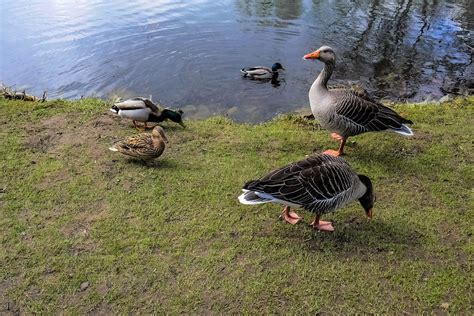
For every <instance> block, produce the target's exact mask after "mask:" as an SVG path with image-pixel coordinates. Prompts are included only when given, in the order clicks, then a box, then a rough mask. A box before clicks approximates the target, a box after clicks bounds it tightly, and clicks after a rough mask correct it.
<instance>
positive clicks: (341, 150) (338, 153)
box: [324, 133, 346, 157]
mask: <svg viewBox="0 0 474 316" xmlns="http://www.w3.org/2000/svg"><path fill="white" fill-rule="evenodd" d="M331 137H332V138H334V139H335V140H338V141H340V145H339V149H338V150H337V151H336V150H332V149H328V150H326V151H325V152H324V153H325V154H328V155H331V156H336V157H337V156H342V155H343V154H344V145H345V144H346V139H345V138H344V137H342V136H341V135H339V134H337V133H331Z"/></svg>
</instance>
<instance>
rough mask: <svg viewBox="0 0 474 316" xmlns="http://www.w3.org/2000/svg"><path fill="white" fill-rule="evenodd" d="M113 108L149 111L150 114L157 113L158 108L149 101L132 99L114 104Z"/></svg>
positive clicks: (139, 98)
mask: <svg viewBox="0 0 474 316" xmlns="http://www.w3.org/2000/svg"><path fill="white" fill-rule="evenodd" d="M114 106H115V107H117V108H118V109H120V110H141V109H147V108H148V109H150V110H151V112H158V111H159V108H158V106H156V104H154V103H153V102H152V101H151V100H149V99H146V98H141V97H138V98H133V99H128V100H125V101H123V102H118V103H114Z"/></svg>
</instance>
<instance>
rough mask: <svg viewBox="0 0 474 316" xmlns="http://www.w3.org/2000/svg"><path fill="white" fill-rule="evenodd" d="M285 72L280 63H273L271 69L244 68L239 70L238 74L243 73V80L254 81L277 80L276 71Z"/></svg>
mask: <svg viewBox="0 0 474 316" xmlns="http://www.w3.org/2000/svg"><path fill="white" fill-rule="evenodd" d="M279 69H281V70H285V68H283V66H282V65H281V64H280V63H274V64H273V66H272V68H268V67H263V66H255V67H246V68H242V69H240V72H241V73H243V75H244V78H250V79H255V80H262V79H276V78H278V70H279Z"/></svg>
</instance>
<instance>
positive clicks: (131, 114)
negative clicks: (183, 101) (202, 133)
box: [110, 97, 185, 128]
mask: <svg viewBox="0 0 474 316" xmlns="http://www.w3.org/2000/svg"><path fill="white" fill-rule="evenodd" d="M110 110H111V111H112V112H114V113H115V114H118V115H119V116H121V117H125V118H128V119H131V120H132V121H133V125H134V126H135V127H137V128H138V126H137V124H136V121H138V122H144V123H145V126H144V127H145V128H146V127H147V122H154V123H159V122H163V121H164V120H166V119H170V120H171V121H173V122H175V123H178V124H179V125H181V126H183V127H185V125H184V123H183V119H182V115H183V111H181V110H178V111H173V110H170V109H163V110H161V109H160V108H159V107H158V106H157V105H156V104H154V103H153V102H152V101H151V100H149V99H146V98H141V97H138V98H133V99H128V100H125V101H123V102H117V103H115V104H114V105H113V106H112V107H111V108H110Z"/></svg>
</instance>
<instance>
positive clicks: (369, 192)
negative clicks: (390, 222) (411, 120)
mask: <svg viewBox="0 0 474 316" xmlns="http://www.w3.org/2000/svg"><path fill="white" fill-rule="evenodd" d="M242 191H243V192H244V193H243V194H242V195H240V196H239V201H240V203H242V204H261V203H269V202H273V203H280V204H283V205H285V207H284V209H283V213H282V216H283V219H284V220H285V221H287V222H288V223H290V224H293V225H294V224H296V223H298V222H299V221H300V220H301V217H300V216H299V215H298V214H296V213H295V212H293V211H291V209H290V208H292V207H293V208H299V207H301V208H303V209H305V210H307V211H310V212H313V213H316V217H315V219H314V221H313V222H312V223H311V224H310V225H311V226H312V227H313V228H314V229H317V230H321V231H334V227H333V226H332V223H331V222H327V221H322V220H321V216H322V215H323V214H326V213H328V212H332V211H335V210H336V209H338V208H340V207H342V206H344V205H346V204H347V203H349V202H352V201H354V200H356V199H358V200H359V202H360V204H361V205H362V207H363V208H364V210H365V213H366V215H367V217H368V218H372V208H373V206H374V202H375V195H374V193H373V187H372V182H371V181H370V179H369V178H368V177H366V176H364V175H358V174H357V173H355V172H354V171H353V170H352V169H351V167H350V166H349V164H347V162H346V161H345V160H344V159H343V158H340V157H334V156H331V155H327V154H315V155H311V156H308V157H307V158H305V159H303V160H300V161H297V162H293V163H290V164H288V165H286V166H284V167H281V168H279V169H276V170H274V171H272V172H270V173H269V174H267V175H266V176H264V177H262V178H260V179H258V180H252V181H249V182H247V183H246V184H245V185H244V187H243V189H242Z"/></svg>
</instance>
